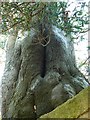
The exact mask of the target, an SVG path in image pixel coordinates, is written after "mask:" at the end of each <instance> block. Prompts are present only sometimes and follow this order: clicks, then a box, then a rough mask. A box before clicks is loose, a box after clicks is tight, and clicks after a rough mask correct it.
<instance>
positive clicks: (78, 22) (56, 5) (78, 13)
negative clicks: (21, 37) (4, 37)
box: [1, 2, 88, 36]
mask: <svg viewBox="0 0 90 120" xmlns="http://www.w3.org/2000/svg"><path fill="white" fill-rule="evenodd" d="M69 6H70V4H68V3H67V2H50V3H49V2H35V3H34V2H33V3H31V2H21V3H19V2H3V3H2V6H1V15H2V32H5V31H7V30H9V29H11V28H14V29H15V28H16V29H22V30H30V28H31V27H32V26H33V25H35V24H37V21H40V22H42V21H43V18H44V17H47V18H46V19H48V22H49V23H52V24H53V25H56V26H57V27H59V28H61V29H62V30H64V31H65V32H66V35H68V34H70V33H72V36H73V35H74V34H75V36H76V35H77V34H78V33H83V32H86V31H88V28H86V27H85V25H87V24H88V14H87V13H83V10H84V8H85V7H86V6H87V5H86V3H82V4H81V5H80V6H76V7H75V8H74V10H73V12H72V14H71V15H70V16H69V14H70V11H68V10H67V8H68V7H69ZM33 19H36V20H33Z"/></svg>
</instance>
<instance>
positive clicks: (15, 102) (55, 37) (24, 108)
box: [2, 25, 88, 119]
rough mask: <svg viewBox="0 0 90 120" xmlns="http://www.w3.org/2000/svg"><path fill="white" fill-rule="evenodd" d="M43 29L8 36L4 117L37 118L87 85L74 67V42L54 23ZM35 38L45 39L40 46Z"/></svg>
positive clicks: (3, 90) (4, 81) (4, 76)
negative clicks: (20, 35)
mask: <svg viewBox="0 0 90 120" xmlns="http://www.w3.org/2000/svg"><path fill="white" fill-rule="evenodd" d="M43 29H44V34H42V30H43ZM43 29H41V27H39V28H37V29H36V28H32V29H31V31H30V32H28V35H27V36H26V37H24V38H23V39H21V38H18V37H16V35H13V36H11V35H10V37H9V40H8V44H7V53H6V54H7V55H6V67H5V72H4V75H3V79H2V99H3V100H2V117H3V118H35V119H36V118H38V117H39V116H41V115H42V114H45V113H47V112H49V111H52V110H53V109H54V108H56V107H57V106H58V105H60V104H62V103H64V102H65V101H67V100H68V99H69V98H71V97H73V96H74V95H76V94H77V93H78V92H79V91H81V90H82V89H83V88H85V87H87V86H88V82H87V80H86V79H85V77H84V76H83V75H82V74H81V73H80V71H79V70H78V69H77V67H76V63H75V55H74V49H73V43H72V42H70V40H69V39H68V38H66V37H64V35H63V33H62V31H61V30H60V29H58V28H57V27H55V26H50V27H49V30H48V26H47V25H46V26H43ZM38 31H39V32H38ZM49 32H50V34H49ZM48 34H49V36H48ZM42 38H43V39H42ZM15 39H16V40H15ZM38 40H39V41H42V40H44V41H42V43H43V45H41V44H39V43H40V42H38V44H36V43H35V42H36V41H38ZM48 41H49V42H48ZM47 42H48V44H47ZM46 44H47V45H46Z"/></svg>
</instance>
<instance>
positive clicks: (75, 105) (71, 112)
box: [41, 87, 90, 120]
mask: <svg viewBox="0 0 90 120" xmlns="http://www.w3.org/2000/svg"><path fill="white" fill-rule="evenodd" d="M88 92H90V87H87V88H86V89H84V90H82V91H81V92H80V93H79V94H77V95H76V96H74V97H73V98H72V99H69V100H68V101H67V102H65V103H64V104H62V105H60V106H59V107H57V108H56V109H54V110H53V111H52V112H50V113H48V114H45V115H43V116H41V118H78V117H79V116H80V115H81V114H83V113H84V112H85V111H87V110H88V108H90V104H88V101H90V100H89V99H90V98H89V97H88ZM45 120H46V119H45Z"/></svg>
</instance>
